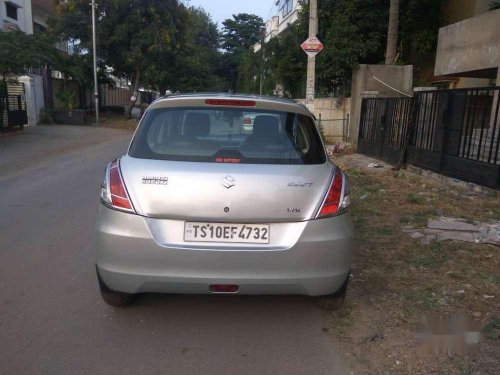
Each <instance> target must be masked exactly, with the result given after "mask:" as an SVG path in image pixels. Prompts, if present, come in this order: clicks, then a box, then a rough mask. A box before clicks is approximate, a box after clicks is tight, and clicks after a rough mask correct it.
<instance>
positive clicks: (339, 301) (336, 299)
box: [315, 272, 351, 311]
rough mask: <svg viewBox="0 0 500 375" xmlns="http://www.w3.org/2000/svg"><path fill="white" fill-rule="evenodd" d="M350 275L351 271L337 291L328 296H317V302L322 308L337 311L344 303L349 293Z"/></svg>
mask: <svg viewBox="0 0 500 375" xmlns="http://www.w3.org/2000/svg"><path fill="white" fill-rule="evenodd" d="M350 275H351V272H349V275H347V278H346V279H345V281H344V283H343V284H342V286H341V287H340V289H339V290H337V291H336V292H335V293H332V294H328V295H326V296H319V297H315V298H316V303H317V304H318V306H319V307H320V308H321V309H323V310H328V311H335V310H338V309H340V308H341V307H342V306H343V305H344V301H345V295H346V293H347V285H348V284H349V276H350Z"/></svg>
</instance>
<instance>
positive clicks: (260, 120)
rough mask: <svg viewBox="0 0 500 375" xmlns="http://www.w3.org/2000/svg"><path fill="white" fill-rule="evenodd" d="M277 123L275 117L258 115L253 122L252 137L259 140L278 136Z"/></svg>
mask: <svg viewBox="0 0 500 375" xmlns="http://www.w3.org/2000/svg"><path fill="white" fill-rule="evenodd" d="M279 132H280V130H279V123H278V118H277V117H276V116H270V115H260V116H256V117H255V119H254V121H253V135H254V136H256V137H259V138H268V137H269V138H273V137H277V136H278V135H279Z"/></svg>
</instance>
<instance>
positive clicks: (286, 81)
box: [240, 0, 444, 97]
mask: <svg viewBox="0 0 500 375" xmlns="http://www.w3.org/2000/svg"><path fill="white" fill-rule="evenodd" d="M399 3H400V9H399V18H400V22H399V29H398V40H399V42H398V43H397V48H396V54H397V56H398V60H397V62H398V63H414V62H417V61H419V60H421V59H424V58H428V54H429V53H430V52H432V51H433V50H434V49H435V46H436V42H437V35H438V30H439V27H440V24H441V21H442V14H443V12H442V8H443V3H444V0H399ZM389 8H390V1H389V0H322V1H320V3H319V7H318V19H319V30H318V37H319V39H320V40H321V41H322V42H323V44H324V45H325V48H324V50H323V51H322V52H321V53H320V54H319V55H318V56H317V58H316V91H317V95H319V96H323V95H330V94H331V93H332V92H336V91H337V92H338V91H339V90H340V91H344V92H345V91H347V90H348V87H349V86H350V81H351V76H352V69H353V68H354V67H355V66H356V65H357V64H360V63H364V64H379V63H383V62H384V56H385V52H386V45H387V31H388V20H389ZM308 16H309V6H308V3H307V1H302V11H301V12H300V15H299V21H298V22H297V23H296V24H294V25H292V26H290V27H289V28H288V29H287V30H286V31H285V32H283V33H281V34H279V35H278V36H277V37H275V38H273V39H272V40H271V41H270V42H269V43H267V45H266V46H265V50H266V51H267V52H265V53H264V54H265V58H264V59H263V61H264V62H265V64H264V65H265V68H264V69H263V70H264V73H265V84H264V86H265V87H266V93H270V91H272V87H274V85H275V84H276V83H281V84H283V85H284V86H285V90H286V91H289V92H290V93H291V94H292V96H294V97H303V96H304V88H302V86H305V77H304V76H305V70H306V68H305V66H306V62H307V58H306V55H305V54H304V53H303V52H302V51H300V49H299V48H298V46H299V45H300V43H301V42H302V41H304V40H305V39H306V38H307V25H308ZM244 62H245V60H242V64H241V65H240V74H241V75H242V76H245V75H249V72H248V70H249V69H255V68H252V67H251V64H248V63H245V64H244ZM253 74H255V73H253ZM293 78H294V79H293ZM268 81H272V82H268ZM294 87H296V88H294ZM346 94H347V92H346Z"/></svg>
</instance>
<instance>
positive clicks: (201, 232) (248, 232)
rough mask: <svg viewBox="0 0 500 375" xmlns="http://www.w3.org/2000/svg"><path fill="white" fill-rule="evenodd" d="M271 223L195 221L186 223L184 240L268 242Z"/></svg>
mask: <svg viewBox="0 0 500 375" xmlns="http://www.w3.org/2000/svg"><path fill="white" fill-rule="evenodd" d="M269 238H270V233H269V224H230V223H193V222H186V224H185V225H184V241H187V242H232V243H258V244H268V243H269Z"/></svg>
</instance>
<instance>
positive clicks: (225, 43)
mask: <svg viewBox="0 0 500 375" xmlns="http://www.w3.org/2000/svg"><path fill="white" fill-rule="evenodd" d="M222 25H223V28H222V33H221V47H222V48H223V49H224V50H225V53H224V55H223V56H222V67H221V72H220V74H221V75H223V76H224V77H225V79H226V80H227V82H229V86H230V88H231V89H232V90H234V89H235V87H236V82H237V78H238V66H239V64H240V62H241V59H242V57H243V55H244V54H245V53H246V52H247V51H248V50H249V49H250V48H251V47H252V46H253V45H254V44H256V43H257V42H259V41H260V38H261V33H262V30H263V27H264V22H263V20H262V18H261V17H259V16H256V15H254V14H247V13H240V14H234V15H233V18H232V19H231V18H228V19H226V20H225V21H224V22H223V23H222Z"/></svg>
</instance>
